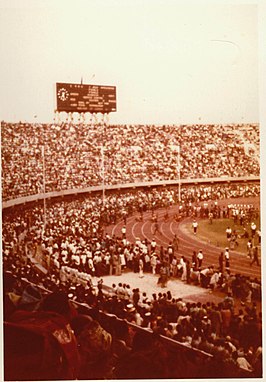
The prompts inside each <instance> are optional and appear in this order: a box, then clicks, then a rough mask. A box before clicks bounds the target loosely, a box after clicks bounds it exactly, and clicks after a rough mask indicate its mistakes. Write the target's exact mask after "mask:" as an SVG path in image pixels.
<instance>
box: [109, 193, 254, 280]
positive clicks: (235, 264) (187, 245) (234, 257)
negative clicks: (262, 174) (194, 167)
mask: <svg viewBox="0 0 266 382" xmlns="http://www.w3.org/2000/svg"><path fill="white" fill-rule="evenodd" d="M230 203H233V204H236V203H239V204H244V203H246V204H254V205H256V206H258V205H259V198H248V199H232V200H226V201H222V202H220V203H219V205H221V206H222V205H223V204H226V205H227V204H230ZM177 208H178V207H172V208H170V209H169V211H168V213H169V218H168V220H167V221H164V215H165V211H166V210H165V208H163V209H159V210H157V211H156V213H157V215H158V222H159V226H160V233H159V232H157V233H156V234H155V235H154V234H153V232H154V223H153V222H152V221H151V211H148V212H145V213H144V214H143V221H142V222H138V221H137V220H136V216H137V215H136V214H135V215H132V216H131V217H129V218H127V224H126V228H127V240H129V241H130V242H132V243H134V242H135V240H136V238H139V239H140V240H144V239H147V240H148V242H150V241H151V240H152V238H155V240H156V242H157V246H158V247H160V246H161V245H162V246H163V247H164V248H166V247H167V246H168V244H169V242H170V241H172V240H173V237H174V235H175V234H176V235H177V237H178V238H179V248H178V252H177V253H175V254H176V255H177V258H178V259H180V257H181V256H185V257H187V258H188V259H189V260H190V261H191V257H192V253H193V251H196V252H198V251H199V250H200V249H202V251H203V254H204V260H203V267H204V266H208V265H214V266H215V267H218V264H219V262H218V257H219V255H220V253H221V251H223V250H224V248H222V247H218V246H215V245H214V244H212V243H211V242H210V241H209V242H203V241H199V240H198V239H197V238H196V237H195V236H194V235H193V234H191V233H190V232H187V231H186V228H185V224H187V223H188V222H190V221H192V219H191V218H185V219H184V220H182V221H181V222H180V223H177V222H176V221H175V220H174V219H173V216H174V214H175V213H176V212H177ZM197 220H198V221H200V220H199V219H197ZM123 225H124V223H123V221H122V220H121V221H119V222H118V223H117V224H115V225H112V226H108V227H107V228H106V233H107V234H109V235H110V236H118V237H121V229H122V227H123ZM230 270H231V272H232V273H233V274H235V273H240V274H242V275H246V276H251V277H252V278H253V277H257V278H258V279H260V278H261V268H260V266H257V265H256V264H253V266H252V267H250V259H248V258H247V257H246V255H244V254H241V253H239V252H236V251H233V250H230Z"/></svg>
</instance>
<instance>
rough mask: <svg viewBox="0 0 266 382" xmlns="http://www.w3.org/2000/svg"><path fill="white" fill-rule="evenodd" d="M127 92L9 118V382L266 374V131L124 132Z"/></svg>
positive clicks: (83, 93)
mask: <svg viewBox="0 0 266 382" xmlns="http://www.w3.org/2000/svg"><path fill="white" fill-rule="evenodd" d="M107 83H108V84H107ZM119 92H120V88H119V86H117V85H116V84H114V85H110V82H106V83H104V84H102V85H99V84H97V85H96V84H94V83H93V84H84V83H83V80H81V82H80V83H77V82H75V83H74V82H71V81H70V82H67V80H66V81H65V82H55V83H54V93H55V99H56V106H55V111H54V116H53V117H54V118H53V121H52V122H46V123H44V122H41V121H37V120H33V121H19V120H18V121H16V122H14V121H13V122H12V121H11V122H10V121H9V120H8V119H6V120H5V121H2V122H1V168H2V184H1V188H2V274H3V294H2V297H3V366H4V367H3V373H4V380H5V381H26V380H27V381H41V380H105V379H107V380H108V379H109V380H117V379H126V380H127V379H167V380H169V379H182V380H185V379H211V378H214V379H217V378H225V379H227V378H245V379H247V378H253V379H254V378H262V376H263V367H262V354H263V351H262V342H263V338H262V337H263V335H262V334H263V333H262V326H263V317H262V310H263V306H262V269H261V257H262V254H261V204H260V198H261V182H260V180H261V179H260V170H261V168H260V146H261V144H260V139H261V137H260V124H259V123H258V122H252V123H249V122H242V121H241V122H239V123H236V122H232V123H231V122H230V123H225V122H223V121H222V122H221V123H207V122H204V121H203V122H201V121H200V120H198V121H197V122H190V123H186V122H184V123H176V122H174V123H168V122H167V123H141V122H139V123H127V122H125V123H122V122H121V121H120V122H119V123H116V122H115V117H113V116H114V115H115V113H119V100H120V98H119ZM191 108H192V106H191ZM34 118H35V117H34ZM35 119H36V118H35ZM238 119H239V120H240V118H238Z"/></svg>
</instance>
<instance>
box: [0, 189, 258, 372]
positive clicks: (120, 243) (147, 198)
mask: <svg viewBox="0 0 266 382" xmlns="http://www.w3.org/2000/svg"><path fill="white" fill-rule="evenodd" d="M215 187H216V188H215ZM225 188H226V187H225V186H212V187H209V186H207V187H205V186H201V187H198V188H196V186H195V187H191V186H190V187H187V188H186V189H184V190H183V194H182V195H183V202H182V203H181V204H180V206H182V208H181V209H180V211H179V212H180V214H184V216H202V217H207V216H208V215H209V213H210V211H212V212H213V215H214V218H216V217H220V216H221V215H223V216H224V217H230V218H233V215H234V214H235V212H234V211H235V210H236V209H239V211H241V210H243V211H245V212H246V213H247V215H248V216H249V217H250V219H251V218H253V217H254V216H255V215H254V214H256V213H257V212H256V210H255V209H254V208H253V206H252V205H240V206H238V205H236V204H230V205H228V207H227V208H220V206H219V202H217V199H216V198H213V200H212V199H211V197H213V195H217V192H216V191H217V189H219V192H220V194H219V196H220V198H221V199H223V198H224V197H228V195H229V194H230V195H231V196H232V197H233V196H243V195H246V196H247V195H249V196H250V195H254V196H256V195H258V194H259V186H255V185H253V184H250V185H249V184H248V185H245V186H244V187H243V186H241V185H232V188H231V190H230V191H227V192H225ZM177 194H178V190H176V189H150V190H149V191H147V190H138V191H135V192H126V193H124V194H121V195H119V197H118V196H117V195H116V194H114V193H113V194H112V193H111V194H109V195H106V198H105V204H104V206H103V201H102V198H101V197H99V195H98V196H97V195H96V197H94V196H91V197H87V198H84V197H83V198H79V199H76V200H72V201H60V202H53V201H52V202H51V203H49V202H48V201H47V205H46V226H45V230H44V229H43V219H44V216H43V206H40V205H39V206H35V207H32V208H30V209H27V208H26V209H24V208H23V206H22V207H21V210H19V208H17V210H16V214H15V215H14V214H13V213H12V212H11V213H10V212H9V211H7V212H6V213H4V214H3V235H2V237H3V267H4V270H5V271H9V272H10V273H11V274H12V275H13V276H14V277H15V279H16V281H17V285H20V286H21V285H22V280H23V279H27V280H29V281H30V282H32V283H34V284H37V285H40V286H42V287H44V288H46V289H48V290H50V291H54V292H56V291H58V290H61V291H64V292H65V293H66V295H67V296H68V298H69V299H71V300H74V301H79V302H81V303H86V304H88V305H89V306H92V307H95V308H96V309H97V310H99V309H100V310H102V311H105V312H108V313H110V314H114V315H116V316H117V317H120V318H121V319H126V320H127V321H129V322H132V323H135V324H136V325H138V326H140V327H143V328H149V329H150V330H151V331H152V332H154V333H156V334H163V335H165V336H166V337H169V338H172V339H175V340H177V341H179V342H181V343H183V344H184V345H187V346H189V347H193V348H198V349H201V350H204V351H205V352H207V353H209V354H212V355H213V356H214V357H215V360H217V362H218V363H219V364H222V365H223V366H224V365H226V366H224V367H225V368H227V367H228V368H229V369H230V370H231V367H233V366H236V367H237V370H238V369H239V370H246V371H250V372H252V373H254V375H259V374H260V373H261V343H260V341H261V332H260V326H261V314H260V311H259V308H258V306H257V304H258V305H259V303H260V300H261V284H260V281H259V280H256V279H252V278H249V277H245V276H241V275H240V274H238V275H232V274H231V273H230V267H228V264H227V262H226V257H225V253H223V256H222V258H220V257H219V259H217V264H216V265H215V268H213V267H209V266H208V264H205V262H204V259H202V258H200V256H199V253H192V254H187V256H186V257H184V256H180V255H179V254H178V244H179V242H178V237H174V238H173V241H172V242H169V245H168V247H167V248H163V247H161V246H160V247H159V246H158V245H157V243H156V241H155V240H152V241H151V242H148V241H147V240H145V241H141V240H136V242H135V243H129V242H128V241H127V237H126V230H124V229H123V228H124V227H123V228H122V230H121V236H120V237H110V236H108V235H106V233H105V231H104V227H105V225H108V224H112V223H115V222H117V221H118V220H121V219H122V220H123V221H124V223H125V227H126V220H127V217H128V216H129V215H131V214H132V213H134V212H137V216H140V218H141V216H142V214H143V212H145V211H147V210H152V211H155V213H154V214H155V216H156V209H158V208H162V207H163V208H164V210H165V211H167V208H168V207H170V206H171V205H173V204H175V203H176V201H177ZM216 197H217V196H216ZM208 199H211V202H210V203H209V204H208V207H207V205H206V204H205V201H206V200H208ZM195 201H196V204H194V203H195ZM199 202H201V203H199ZM103 207H104V208H103ZM195 207H196V208H195ZM251 212H252V213H251ZM151 216H152V215H151ZM248 235H250V233H249V232H248ZM42 259H46V261H45V268H47V269H48V272H47V273H42V271H41V270H39V269H38V268H36V267H34V266H33V263H34V262H35V261H37V262H38V261H40V262H41V261H42ZM32 262H33V263H32ZM141 268H142V269H141ZM163 268H164V269H166V273H167V277H166V279H167V278H168V277H177V278H180V279H181V280H183V281H184V282H188V283H195V284H197V285H201V286H202V287H207V288H210V290H211V289H215V288H221V290H223V291H224V292H226V293H227V294H228V298H227V299H225V301H224V302H223V303H222V304H219V305H215V304H211V303H208V304H205V305H204V304H200V303H199V304H189V303H185V302H184V301H182V299H175V298H173V297H172V296H171V292H170V291H167V292H165V293H163V292H164V290H163V289H162V293H159V294H155V295H154V296H153V297H152V298H147V295H146V293H145V291H139V290H137V289H135V290H132V289H131V287H130V285H128V284H127V285H124V284H122V285H121V283H119V281H118V283H117V285H114V286H113V288H112V289H107V290H106V289H104V286H103V285H102V283H101V282H100V278H101V276H103V275H105V274H116V275H119V274H121V272H123V271H124V270H125V269H128V270H131V271H133V272H138V273H139V275H140V276H141V275H143V272H153V273H154V274H156V275H157V277H158V281H160V279H162V277H163V275H162V269H163ZM43 271H45V269H43ZM97 279H98V280H99V283H98V285H97V286H95V280H97ZM118 280H119V279H118ZM165 286H166V288H167V280H166V285H165ZM166 290H167V289H165V291H166ZM21 293H23V292H21ZM35 297H36V296H35ZM236 298H238V299H240V300H241V301H242V303H243V309H242V311H237V310H235V307H234V304H233V301H234V299H236ZM25 299H26V303H27V302H29V299H30V301H31V302H32V296H29V295H28V294H26V296H24V294H23V299H22V300H20V298H17V299H16V297H15V298H14V299H12V304H11V305H10V304H9V305H8V306H7V309H6V312H7V314H8V315H9V314H12V313H13V310H16V309H17V308H20V307H21V306H22V307H25ZM34 301H35V302H36V300H34ZM13 303H14V304H13ZM22 303H23V304H24V305H23V304H22ZM21 304H22V305H21ZM31 306H32V305H31ZM8 309H11V311H9V310H8ZM215 317H216V318H215ZM95 325H96V324H95ZM127 330H128V329H127ZM247 330H248V333H249V334H248V335H247V336H246V335H245V336H242V334H243V333H246V331H247ZM244 337H245V338H244ZM123 340H124V339H123ZM81 345H84V343H83V342H81ZM131 345H132V344H131ZM119 351H120V352H121V353H119V355H120V356H121V357H122V355H123V356H125V355H126V354H127V355H128V357H130V359H131V356H132V357H133V358H134V354H132V352H133V350H132V346H128V344H126V346H124V344H123V346H122V349H120V350H119ZM133 353H134V352H133ZM112 356H113V355H112ZM107 358H108V359H110V357H109V356H108V357H107ZM112 359H113V358H112ZM115 359H116V360H117V359H118V360H119V362H118V363H115V365H116V368H117V369H116V373H117V374H116V375H115V377H117V376H121V377H124V376H125V375H126V374H125V370H127V369H126V367H125V364H124V361H123V357H122V358H120V357H119V356H117V355H115ZM132 362H133V361H132ZM120 363H121V364H120ZM112 366H113V364H112ZM87 367H88V368H85V370H82V372H81V375H82V377H83V378H85V377H86V376H87V375H88V374H86V373H93V372H94V373H96V371H97V372H98V373H99V374H100V377H102V378H106V377H109V378H110V375H109V374H108V372H109V371H108V372H107V371H106V370H104V371H103V370H102V369H101V368H100V371H99V370H98V369H97V367H96V366H95V365H94V364H92V365H90V367H89V366H87ZM108 370H109V369H108ZM226 370H228V369H226ZM101 372H103V373H106V374H101ZM83 373H85V374H83ZM119 373H121V374H119ZM123 373H124V374H123ZM130 373H131V374H130V375H131V376H132V375H134V374H132V370H130ZM230 373H233V371H232V370H231V371H230ZM230 373H229V374H230ZM96 374H97V373H96ZM99 374H97V375H99ZM90 375H93V374H90ZM168 375H169V374H168ZM168 375H166V376H168ZM230 375H232V374H230ZM111 376H112V377H113V376H114V375H111ZM150 376H151V374H149V377H150ZM164 376H165V375H164Z"/></svg>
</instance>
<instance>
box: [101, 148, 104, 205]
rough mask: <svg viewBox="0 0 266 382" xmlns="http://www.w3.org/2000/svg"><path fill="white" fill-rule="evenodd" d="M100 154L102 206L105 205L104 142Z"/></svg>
mask: <svg viewBox="0 0 266 382" xmlns="http://www.w3.org/2000/svg"><path fill="white" fill-rule="evenodd" d="M101 154H102V190H103V195H102V200H103V207H104V205H105V171H104V170H105V169H104V143H103V145H102V146H101Z"/></svg>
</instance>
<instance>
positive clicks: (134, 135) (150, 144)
mask: <svg viewBox="0 0 266 382" xmlns="http://www.w3.org/2000/svg"><path fill="white" fill-rule="evenodd" d="M243 129H244V130H243ZM250 129H251V130H252V135H251V133H250ZM1 131H2V137H1V138H2V199H3V200H9V199H14V198H17V197H20V196H26V195H31V194H39V193H42V192H44V189H45V192H50V191H61V190H66V189H80V188H86V187H90V186H96V185H101V184H102V183H103V178H104V182H105V184H109V185H114V184H124V183H132V182H142V181H160V180H171V179H172V180H175V179H178V150H179V149H180V177H181V179H197V178H217V177H218V178H222V177H235V178H237V177H242V176H250V175H255V176H258V175H259V158H258V155H259V154H256V153H255V151H254V150H253V155H251V154H250V150H248V151H247V150H246V149H245V147H246V146H247V144H250V141H251V142H252V145H253V146H254V145H255V146H256V147H257V146H258V145H259V129H258V126H257V125H248V126H246V125H226V126H221V125H192V126H190V125H181V126H154V125H118V126H108V127H104V126H101V125H97V126H91V125H82V124H80V125H74V124H71V123H69V124H67V123H62V124H60V125H55V124H27V123H17V124H11V123H5V122H2V129H1ZM245 132H246V133H245ZM254 135H255V136H256V139H254ZM254 142H255V143H254ZM103 143H104V151H103V150H102V145H103ZM256 152H257V153H258V152H259V150H258V147H257V151H256ZM103 168H104V169H103ZM44 177H45V185H44Z"/></svg>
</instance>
